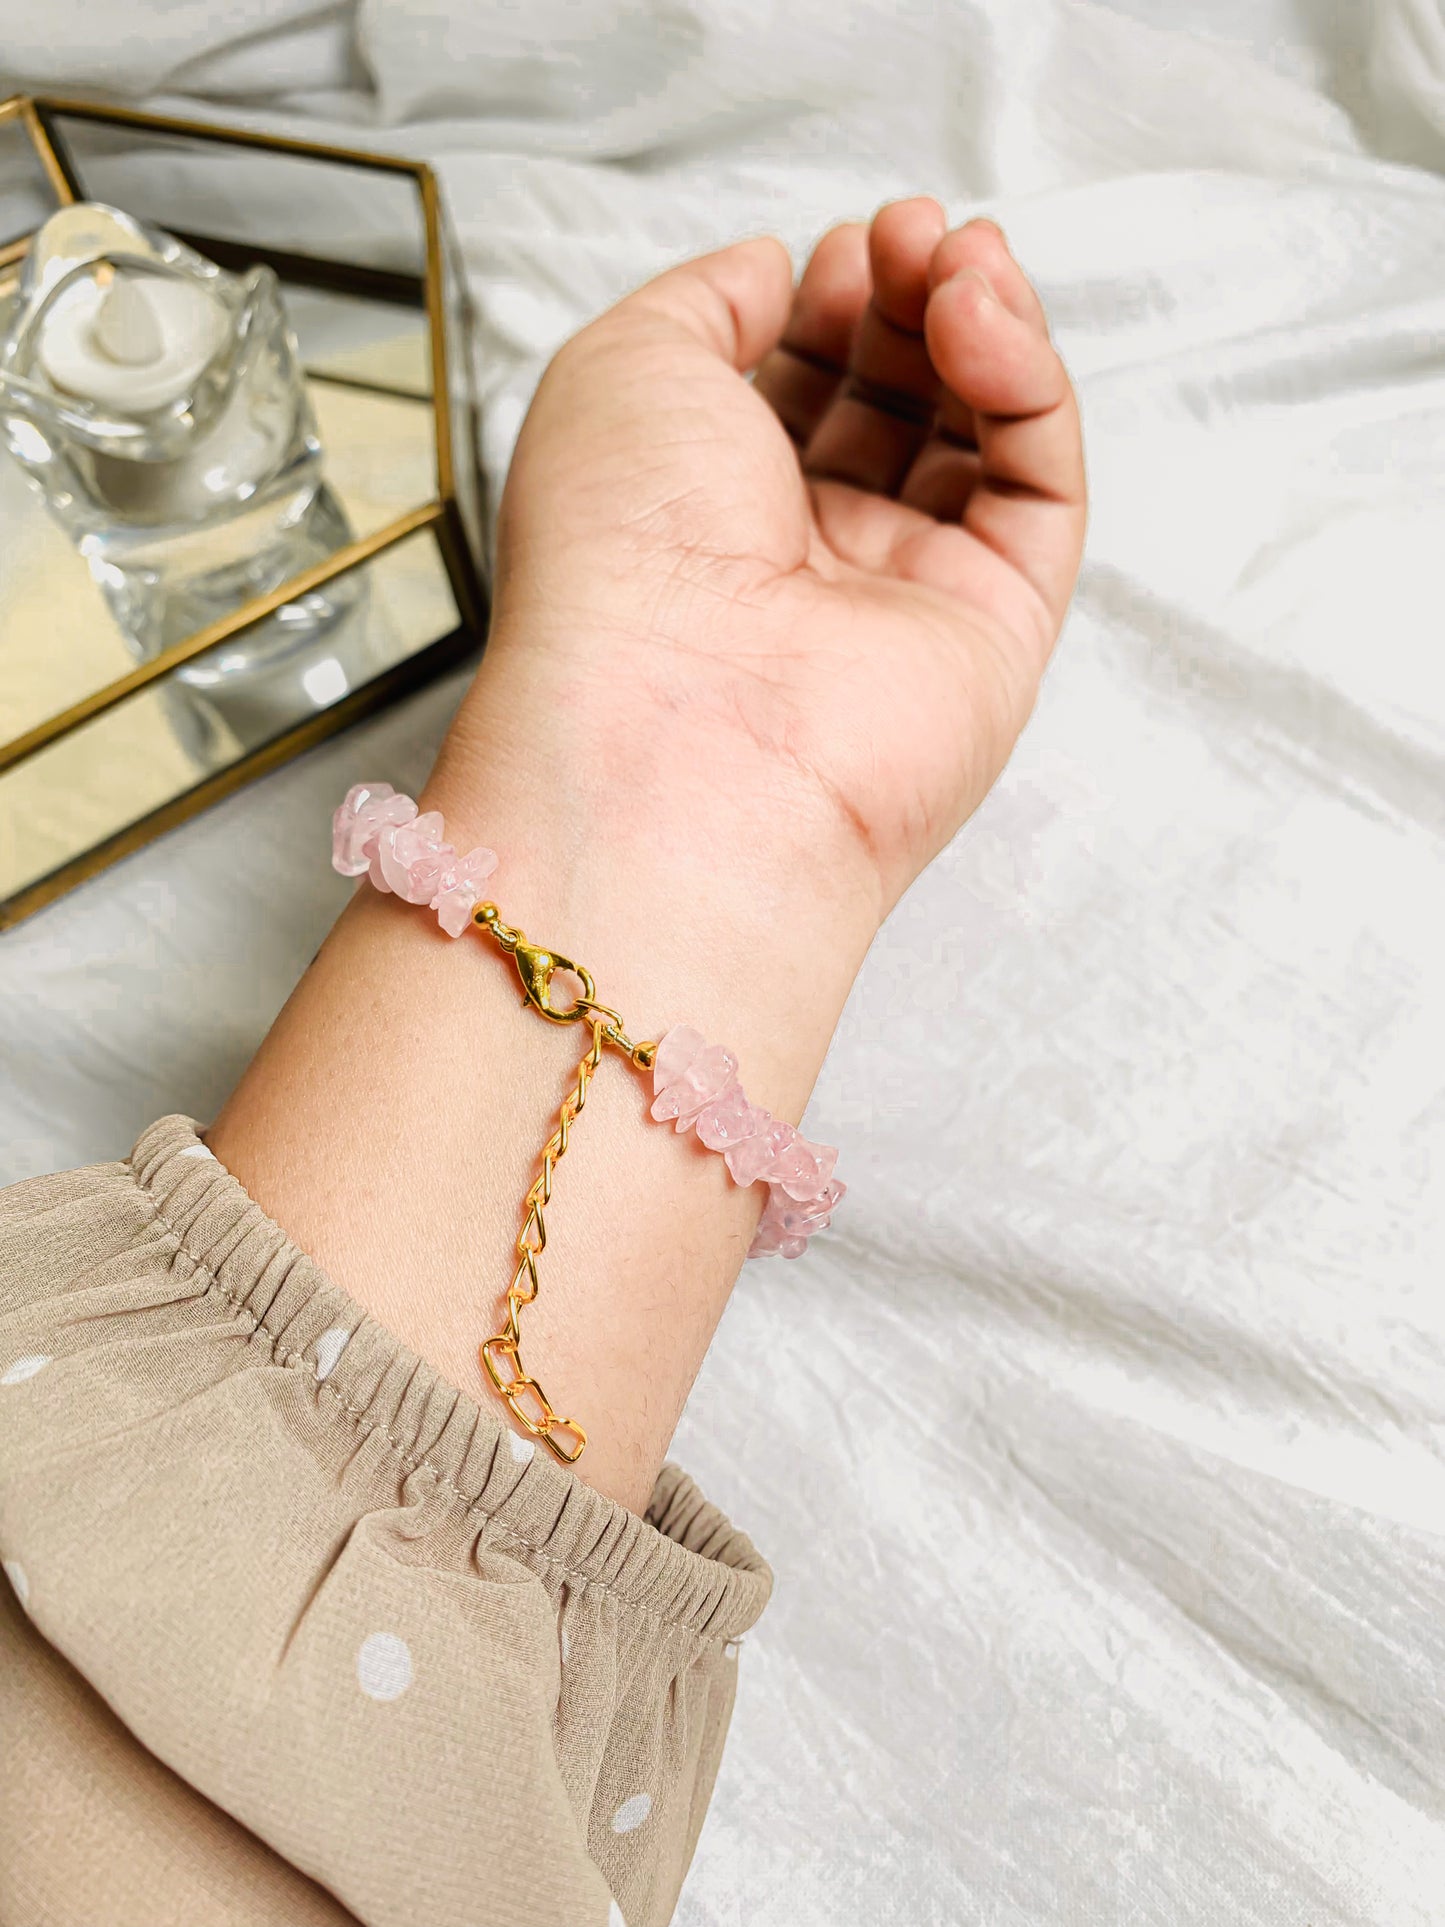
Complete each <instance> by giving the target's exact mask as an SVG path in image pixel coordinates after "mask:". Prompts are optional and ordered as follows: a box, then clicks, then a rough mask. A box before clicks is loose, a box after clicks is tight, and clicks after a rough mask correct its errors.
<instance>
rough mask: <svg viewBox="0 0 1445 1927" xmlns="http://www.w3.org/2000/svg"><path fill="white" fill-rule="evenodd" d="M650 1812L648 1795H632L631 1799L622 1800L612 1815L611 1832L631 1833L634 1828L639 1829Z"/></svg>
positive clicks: (650, 1796)
mask: <svg viewBox="0 0 1445 1927" xmlns="http://www.w3.org/2000/svg"><path fill="white" fill-rule="evenodd" d="M651 1811H652V1795H651V1794H650V1793H634V1794H633V1796H632V1798H631V1799H630V1800H624V1801H623V1802H622V1805H621V1806H620V1807H619V1808H618V1809H617V1811H616V1813H614V1814H613V1816H612V1831H613V1832H614V1833H631V1831H632V1829H633V1828H634V1827H640V1826H641V1825H642V1823H643V1821H644V1820H645V1819H646V1818H647V1816H648V1814H649V1813H651Z"/></svg>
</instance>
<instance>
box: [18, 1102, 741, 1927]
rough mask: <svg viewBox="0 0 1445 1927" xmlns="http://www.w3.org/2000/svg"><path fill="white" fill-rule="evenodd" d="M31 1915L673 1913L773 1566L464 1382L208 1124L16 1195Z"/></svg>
mask: <svg viewBox="0 0 1445 1927" xmlns="http://www.w3.org/2000/svg"><path fill="white" fill-rule="evenodd" d="M0 1558H3V1561H4V1568H5V1573H6V1576H7V1578H8V1580H9V1585H8V1586H5V1587H0V1647H3V1661H0V1731H3V1733H4V1734H5V1736H6V1737H5V1745H4V1748H3V1752H0V1839H3V1840H4V1841H5V1843H6V1845H5V1849H4V1851H3V1853H0V1920H4V1921H5V1922H6V1923H7V1927H8V1924H9V1923H14V1924H15V1927H49V1924H50V1923H55V1927H60V1924H61V1923H64V1927H89V1924H90V1923H94V1924H95V1927H101V1923H104V1927H163V1924H164V1923H171V1922H174V1923H177V1924H178V1927H179V1924H181V1923H184V1927H212V1924H213V1923H217V1924H220V1927H230V1924H231V1923H235V1924H236V1927H241V1923H245V1927H281V1924H282V1923H285V1927H312V1923H325V1924H326V1927H337V1924H341V1923H345V1922H347V1921H351V1920H356V1921H362V1922H365V1923H367V1927H422V1924H423V1923H424V1924H425V1927H523V1924H524V1923H525V1924H526V1927H618V1923H627V1927H661V1924H662V1923H664V1922H666V1921H667V1920H668V1919H669V1918H670V1917H671V1914H672V1910H673V1906H674V1903H675V1901H676V1898H677V1892H678V1888H679V1886H680V1885H681V1882H682V1877H683V1874H684V1873H685V1871H686V1869H687V1865H688V1861H689V1859H690V1858H691V1855H692V1851H693V1847H694V1845H695V1843H696V1840H697V1835H698V1830H699V1828H700V1826H701V1823H702V1817H703V1813H704V1810H705V1809H706V1806H707V1802H708V1798H709V1796H710V1793H711V1790H712V1784H713V1778H714V1775H715V1773H716V1770H717V1764H718V1755H719V1752H720V1749H721V1746H722V1741H723V1735H724V1733H725V1731H726V1728H727V1723H728V1719H729V1715H730V1713H731V1709H732V1701H733V1691H734V1685H735V1679H736V1672H737V1651H738V1646H737V1642H738V1641H739V1639H740V1638H741V1637H742V1635H743V1634H744V1633H745V1632H746V1631H747V1630H748V1628H749V1627H750V1626H752V1624H753V1623H754V1621H755V1620H756V1619H757V1617H758V1614H759V1613H760V1612H761V1611H762V1608H763V1605H764V1603H765V1601H766V1599H767V1594H768V1587H769V1583H770V1581H769V1574H768V1571H767V1568H766V1566H765V1565H764V1564H763V1562H762V1560H761V1559H760V1558H759V1557H758V1555H757V1553H756V1552H755V1551H754V1550H753V1547H752V1546H751V1544H750V1543H749V1542H748V1540H747V1539H746V1538H744V1537H743V1535H742V1534H741V1533H739V1532H737V1531H735V1530H734V1529H733V1528H732V1527H731V1526H730V1525H729V1524H728V1522H727V1520H726V1519H724V1518H723V1517H722V1515H721V1514H720V1513H719V1512H718V1511H717V1510H716V1509H715V1508H714V1507H713V1506H711V1505H709V1504H708V1503H707V1501H706V1500H704V1499H703V1498H702V1496H701V1495H700V1494H699V1493H698V1491H697V1490H696V1488H695V1487H694V1486H693V1484H692V1482H691V1481H690V1480H689V1479H687V1478H686V1477H685V1476H684V1475H683V1474H682V1473H681V1472H679V1471H678V1470H677V1469H676V1468H675V1467H668V1468H667V1469H666V1470H665V1471H664V1472H663V1474H662V1476H661V1478H660V1479H659V1480H658V1483H657V1488H656V1490H655V1491H654V1493H653V1496H652V1502H651V1505H650V1507H649V1510H648V1513H647V1516H646V1518H645V1519H640V1518H637V1517H635V1516H634V1515H633V1514H631V1513H629V1512H627V1511H625V1510H624V1509H623V1508H622V1507H620V1506H617V1505H615V1504H613V1503H612V1502H611V1501H610V1500H608V1499H604V1498H602V1497H601V1496H600V1495H599V1494H597V1493H595V1492H593V1491H591V1490H590V1489H589V1488H588V1487H586V1486H584V1485H582V1484H580V1483H579V1482H578V1481H577V1480H576V1479H575V1478H574V1477H573V1476H572V1475H571V1474H570V1473H569V1472H567V1471H566V1470H565V1469H564V1468H562V1467H561V1466H559V1465H556V1464H555V1463H553V1462H552V1460H551V1459H549V1458H548V1457H547V1455H546V1454H545V1452H534V1451H533V1450H532V1448H531V1446H530V1444H529V1442H528V1441H526V1440H524V1439H522V1438H520V1437H518V1436H515V1435H514V1434H513V1433H511V1432H510V1431H508V1430H506V1429H504V1428H503V1427H502V1426H501V1425H500V1423H499V1422H498V1419H497V1416H496V1414H495V1413H494V1412H492V1411H491V1410H490V1409H488V1408H487V1407H485V1406H482V1405H478V1404H477V1403H475V1402H474V1401H473V1400H471V1399H470V1398H467V1397H464V1396H463V1395H462V1394H461V1393H459V1392H457V1391H455V1390H454V1389H452V1388H451V1387H450V1386H448V1385H446V1384H444V1383H443V1382H442V1381H441V1380H440V1379H439V1378H438V1377H437V1375H436V1374H435V1373H434V1372H433V1371H431V1370H430V1369H429V1368H428V1367H427V1366H426V1365H424V1364H423V1363H422V1362H421V1361H420V1360H419V1359H417V1358H416V1357H414V1356H413V1355H411V1354H410V1353H408V1352H406V1351H405V1350H403V1348H402V1347H401V1346H400V1345H398V1344H397V1343H396V1342H395V1340H393V1339H392V1338H391V1337H389V1336H388V1334H387V1333H386V1332H385V1331H383V1330H382V1329H381V1328H380V1327H379V1326H377V1325H376V1324H375V1323H373V1322H372V1321H371V1320H370V1319H369V1318H367V1317H366V1316H365V1315H364V1314H363V1313H362V1312H361V1311H360V1309H359V1308H358V1307H357V1306H356V1305H355V1304H354V1303H353V1302H352V1301H351V1300H350V1299H349V1298H347V1296H346V1295H345V1293H343V1292H341V1291H339V1290H338V1289H337V1288H336V1287H335V1286H334V1285H332V1284H330V1283H329V1282H328V1281H327V1280H326V1279H325V1278H324V1277H323V1276H322V1275H321V1273H320V1272H319V1271H318V1270H317V1269H316V1267H315V1266H314V1265H313V1264H312V1263H311V1262H310V1261H309V1260H308V1259H307V1258H306V1257H305V1256H304V1255H303V1254H302V1253H301V1252H299V1251H298V1250H296V1248H295V1247H294V1246H293V1245H291V1244H290V1243H288V1241H287V1239H286V1238H285V1236H284V1234H283V1233H282V1232H281V1231H280V1230H279V1229H278V1228H277V1227H276V1226H275V1225H274V1224H272V1223H271V1221H270V1220H269V1219H268V1218H266V1217H265V1215H264V1214H263V1213H262V1212H261V1211H260V1210H259V1209H258V1208H257V1206H256V1205H254V1204H253V1203H252V1202H251V1200H250V1199H249V1198H248V1197H247V1195H246V1193H245V1192H244V1191H243V1190H242V1189H241V1187H240V1185H239V1184H237V1183H236V1181H235V1180H234V1179H233V1178H231V1177H230V1176H229V1175H228V1174H227V1173H226V1172H225V1171H224V1170H222V1169H221V1167H220V1166H219V1165H218V1164H217V1163H216V1161H215V1159H214V1158H212V1157H211V1155H210V1154H209V1152H208V1151H206V1149H205V1147H204V1146H203V1145H202V1144H201V1142H200V1140H199V1139H198V1137H197V1136H196V1133H195V1128H194V1127H193V1126H192V1125H191V1124H190V1123H189V1122H188V1121H187V1120H185V1119H182V1118H168V1119H166V1120H164V1121H163V1122H162V1123H160V1124H157V1125H155V1126H153V1127H152V1129H151V1130H149V1131H147V1132H146V1134H145V1136H144V1137H143V1138H142V1139H141V1141H140V1143H139V1144H138V1145H137V1146H136V1148H135V1150H134V1152H133V1153H132V1154H131V1157H130V1159H129V1160H128V1161H127V1162H126V1163H123V1164H106V1165H97V1166H93V1167H92V1168H90V1169H88V1170H84V1171H74V1172H70V1173H67V1174H66V1175H64V1176H61V1177H55V1178H42V1179H36V1180H34V1181H32V1182H30V1183H26V1184H21V1185H17V1186H15V1187H14V1188H13V1189H11V1190H10V1191H7V1192H4V1193H3V1194H0Z"/></svg>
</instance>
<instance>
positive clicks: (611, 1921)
mask: <svg viewBox="0 0 1445 1927" xmlns="http://www.w3.org/2000/svg"><path fill="white" fill-rule="evenodd" d="M607 1927H627V1922H626V1921H625V1920H624V1919H623V1918H622V1909H621V1908H620V1907H619V1906H618V1904H617V1902H616V1901H615V1900H614V1901H613V1903H612V1905H611V1906H610V1907H609V1908H608V1909H607Z"/></svg>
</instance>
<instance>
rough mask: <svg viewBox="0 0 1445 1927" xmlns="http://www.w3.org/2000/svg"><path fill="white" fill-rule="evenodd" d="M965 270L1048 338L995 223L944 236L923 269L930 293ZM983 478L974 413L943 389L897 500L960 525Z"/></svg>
mask: <svg viewBox="0 0 1445 1927" xmlns="http://www.w3.org/2000/svg"><path fill="white" fill-rule="evenodd" d="M965 268H974V269H976V270H977V271H978V272H979V273H980V274H982V275H983V277H984V279H985V280H986V281H987V282H988V284H989V286H990V287H991V288H992V289H993V290H994V292H995V293H996V294H997V296H998V298H999V300H1000V301H1002V302H1003V304H1004V306H1005V307H1006V308H1007V309H1008V310H1009V312H1010V313H1011V314H1015V315H1017V316H1018V318H1019V320H1020V321H1024V322H1027V323H1028V325H1029V326H1030V327H1032V328H1035V329H1037V330H1038V332H1039V333H1040V334H1044V335H1047V333H1048V323H1047V320H1046V318H1045V315H1044V306H1043V303H1042V302H1041V301H1040V300H1039V297H1038V295H1037V294H1036V293H1035V292H1034V289H1033V286H1032V284H1031V283H1030V281H1029V278H1028V276H1027V275H1026V274H1025V273H1024V271H1023V269H1022V268H1021V267H1020V266H1019V264H1018V262H1017V261H1016V260H1015V259H1014V257H1013V254H1012V253H1011V252H1010V249H1009V245H1008V242H1007V240H1006V239H1005V237H1004V233H1003V230H1002V229H1001V228H1000V227H999V226H998V225H997V223H996V222H993V221H990V220H987V219H984V218H982V217H979V218H976V219H974V220H972V221H967V222H965V223H964V225H963V226H962V227H957V228H953V229H952V230H951V231H950V232H949V233H947V234H945V235H944V237H943V239H942V240H941V241H940V242H939V244H938V246H937V247H936V248H935V249H934V251H933V259H932V260H931V261H930V262H929V264H928V284H929V287H930V289H932V288H936V287H938V286H939V285H940V284H941V283H942V282H944V281H948V280H950V279H951V278H952V277H953V276H954V275H955V274H959V273H961V272H962V271H963V270H964V269H965ZM982 473H983V463H982V461H981V459H980V456H979V443H978V421H977V418H976V416H975V413H974V410H973V409H972V408H971V407H970V406H969V404H968V403H967V402H965V401H962V400H960V398H959V397H958V396H957V395H955V394H954V393H953V392H952V391H951V390H949V389H947V388H945V389H944V391H943V393H942V396H941V398H940V401H939V408H938V422H937V425H936V427H935V429H934V432H933V435H932V436H931V437H930V439H929V440H928V441H927V442H925V443H924V445H923V447H922V448H921V449H920V450H919V452H918V455H917V457H916V458H915V460H914V463H913V466H912V468H910V469H909V471H908V475H907V477H906V479H905V480H904V483H903V486H902V487H901V488H900V489H899V491H898V499H899V500H900V501H902V502H907V503H908V504H909V505H910V506H911V507H913V508H918V509H922V510H923V511H924V513H925V514H927V515H932V516H934V517H935V518H936V519H937V520H938V521H940V522H961V521H962V520H963V518H964V515H965V514H966V513H967V510H968V503H969V498H970V496H971V495H972V494H973V491H974V488H975V487H976V486H977V483H978V481H979V479H980V477H981V475H982Z"/></svg>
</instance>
